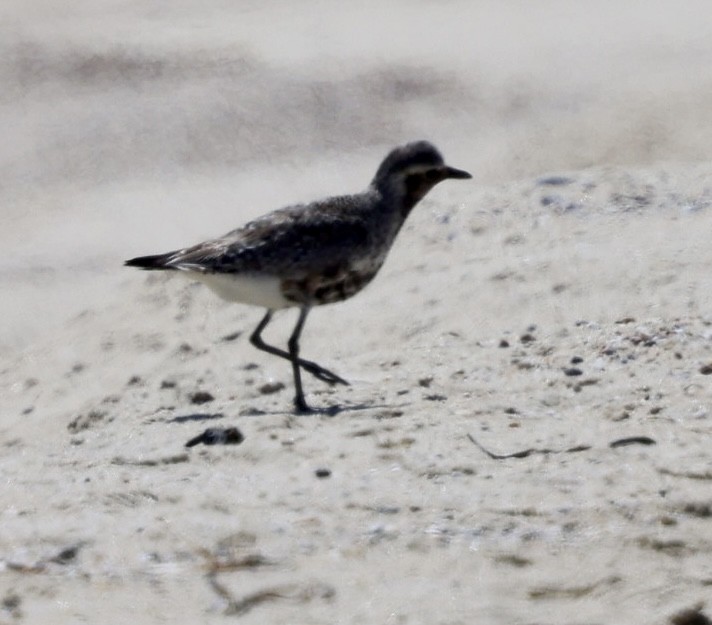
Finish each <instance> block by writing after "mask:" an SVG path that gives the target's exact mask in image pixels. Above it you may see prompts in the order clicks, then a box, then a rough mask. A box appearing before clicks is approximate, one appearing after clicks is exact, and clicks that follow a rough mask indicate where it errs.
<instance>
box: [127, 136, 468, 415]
mask: <svg viewBox="0 0 712 625" xmlns="http://www.w3.org/2000/svg"><path fill="white" fill-rule="evenodd" d="M471 177H472V176H471V175H470V174H469V173H467V172H466V171H462V170H461V169H455V168H454V167H449V166H448V165H446V164H445V162H444V161H443V157H442V156H441V155H440V152H438V150H437V149H436V148H435V147H434V146H433V145H432V144H431V143H428V142H427V141H415V142H413V143H408V144H406V145H403V146H401V147H397V148H395V149H394V150H392V151H391V152H390V154H388V156H386V158H385V159H384V160H383V162H382V163H381V165H380V167H379V168H378V171H377V172H376V175H375V176H374V178H373V180H372V181H371V184H370V185H369V187H368V188H367V189H366V190H365V191H364V192H363V193H358V194H355V195H344V196H338V197H330V198H326V199H324V200H319V201H316V202H312V203H310V204H300V205H297V206H289V207H287V208H282V209H280V210H276V211H274V212H271V213H269V214H267V215H265V216H263V217H260V218H258V219H255V220H254V221H251V222H249V223H248V224H246V225H245V226H243V227H242V228H238V229H237V230H233V231H231V232H228V233H227V234H226V235H225V236H223V237H220V238H218V239H212V240H209V241H205V242H203V243H198V244H197V245H194V246H193V247H187V248H184V249H181V250H177V251H173V252H168V253H166V254H157V255H155V256H141V257H139V258H132V259H131V260H127V261H126V263H125V264H126V265H128V266H129V267H140V268H141V269H161V270H173V271H179V272H182V273H184V274H185V275H186V276H187V277H189V278H192V279H194V280H198V281H199V282H203V283H205V284H206V285H207V286H208V287H210V288H211V289H212V290H213V291H215V292H216V293H217V294H218V295H219V296H220V297H222V298H224V299H226V300H229V301H233V302H241V303H243V304H251V305H254V306H261V307H264V308H266V309H267V312H266V314H265V315H264V317H263V318H262V321H260V323H259V324H258V325H257V328H255V330H254V332H253V333H252V335H251V336H250V342H251V343H252V345H254V346H255V347H256V348H257V349H260V350H262V351H265V352H267V353H269V354H273V355H274V356H279V357H280V358H284V359H286V360H288V361H289V362H290V363H291V364H292V373H293V376H294V388H295V393H296V394H295V397H294V405H295V407H296V409H297V411H300V412H308V411H310V408H309V405H308V404H307V402H306V400H305V399H304V391H303V388H302V379H301V371H302V370H304V371H306V372H307V373H310V374H311V375H313V376H314V377H316V378H317V379H319V380H322V381H323V382H326V383H328V384H346V385H348V382H347V381H346V380H344V379H343V378H341V377H339V376H338V375H336V374H335V373H332V372H331V371H329V370H328V369H325V368H324V367H322V366H320V365H318V364H317V363H315V362H312V361H310V360H305V359H304V358H301V357H300V355H299V336H300V334H301V332H302V329H303V328H304V322H305V321H306V319H307V315H308V314H309V311H310V310H311V308H312V307H313V306H320V305H322V304H332V303H334V302H340V301H342V300H345V299H348V298H349V297H351V296H352V295H355V294H356V293H358V292H359V291H360V290H361V289H362V288H364V287H365V286H366V285H367V284H368V283H369V282H371V280H373V278H374V277H375V275H376V274H377V273H378V270H379V269H380V268H381V266H382V265H383V261H384V260H385V258H386V255H387V254H388V250H389V249H390V248H391V245H392V243H393V241H394V239H395V238H396V235H397V234H398V231H399V230H400V228H401V226H402V225H403V222H404V221H405V219H406V218H407V217H408V215H409V214H410V211H411V210H412V209H413V207H414V206H415V205H416V204H417V203H418V202H419V201H420V200H421V199H422V198H423V197H424V196H425V194H426V193H428V191H430V189H432V188H433V187H434V186H435V185H436V184H438V183H439V182H442V181H443V180H446V179H448V178H471ZM291 306H295V307H298V308H299V318H298V319H297V324H296V326H295V327H294V330H293V331H292V334H291V336H290V338H289V341H288V342H287V350H283V349H279V348H278V347H274V346H273V345H268V344H267V343H265V342H264V341H263V340H262V332H263V330H264V329H265V328H266V327H267V324H269V322H270V320H271V319H272V316H273V314H274V312H275V311H276V310H278V309H282V308H288V307H291Z"/></svg>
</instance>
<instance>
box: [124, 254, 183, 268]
mask: <svg viewBox="0 0 712 625" xmlns="http://www.w3.org/2000/svg"><path fill="white" fill-rule="evenodd" d="M174 254H175V252H168V253H167V254H155V255H153V256H138V257H136V258H132V259H131V260H127V261H126V262H125V263H124V265H125V266H126V267H139V268H140V269H147V270H151V269H175V267H171V266H170V265H169V264H167V263H168V261H169V260H170V259H171V258H172V257H173V256H174Z"/></svg>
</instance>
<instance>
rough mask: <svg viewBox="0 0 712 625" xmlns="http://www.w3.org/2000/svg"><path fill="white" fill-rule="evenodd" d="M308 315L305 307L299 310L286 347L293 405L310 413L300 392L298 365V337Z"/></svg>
mask: <svg viewBox="0 0 712 625" xmlns="http://www.w3.org/2000/svg"><path fill="white" fill-rule="evenodd" d="M308 314H309V309H308V308H306V307H305V308H301V309H300V310H299V319H297V325H295V326H294V331H293V332H292V336H290V337H289V341H288V342H287V345H288V346H289V356H290V359H291V361H292V372H293V373H294V389H295V390H296V395H295V396H294V405H295V406H296V408H297V410H298V411H299V412H311V408H309V406H308V405H307V402H306V400H305V399H304V391H303V390H302V372H301V369H300V365H299V336H300V335H301V333H302V328H303V327H304V322H305V321H306V320H307V315H308Z"/></svg>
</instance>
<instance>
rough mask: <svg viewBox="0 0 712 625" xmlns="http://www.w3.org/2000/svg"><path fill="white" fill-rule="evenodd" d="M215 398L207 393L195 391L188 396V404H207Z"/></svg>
mask: <svg viewBox="0 0 712 625" xmlns="http://www.w3.org/2000/svg"><path fill="white" fill-rule="evenodd" d="M214 399H215V397H213V396H212V394H210V393H208V392H207V391H196V392H195V393H193V394H192V395H191V396H190V402H191V403H192V404H207V403H208V402H209V401H213V400H214Z"/></svg>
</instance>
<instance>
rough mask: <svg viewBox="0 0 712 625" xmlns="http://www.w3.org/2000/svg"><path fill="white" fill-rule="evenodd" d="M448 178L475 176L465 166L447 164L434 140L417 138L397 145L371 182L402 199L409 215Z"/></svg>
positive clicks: (383, 192)
mask: <svg viewBox="0 0 712 625" xmlns="http://www.w3.org/2000/svg"><path fill="white" fill-rule="evenodd" d="M448 178H459V179H465V178H472V176H471V175H470V174H469V173H467V172H466V171H463V170H461V169H455V168H454V167H450V166H449V165H446V164H445V161H444V160H443V157H442V155H441V154H440V152H438V150H437V149H436V148H435V146H434V145H433V144H432V143H429V142H427V141H414V142H413V143H407V144H406V145H403V146H401V147H398V148H395V149H394V150H393V151H391V153H390V154H389V155H388V156H386V158H385V159H384V160H383V162H382V163H381V166H380V167H379V168H378V171H377V172H376V175H375V176H374V178H373V182H372V183H371V186H372V187H374V188H375V189H376V190H378V191H380V192H381V193H382V194H383V195H385V196H388V197H391V198H392V199H393V200H395V201H400V202H401V203H402V206H403V211H404V212H405V214H404V215H403V217H405V216H407V215H408V213H409V212H410V211H411V209H412V208H413V207H414V206H415V205H416V204H417V203H418V202H419V201H420V200H421V199H423V197H425V195H426V194H427V193H428V191H430V189H432V188H433V187H434V186H435V185H436V184H438V182H442V181H443V180H447V179H448Z"/></svg>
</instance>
